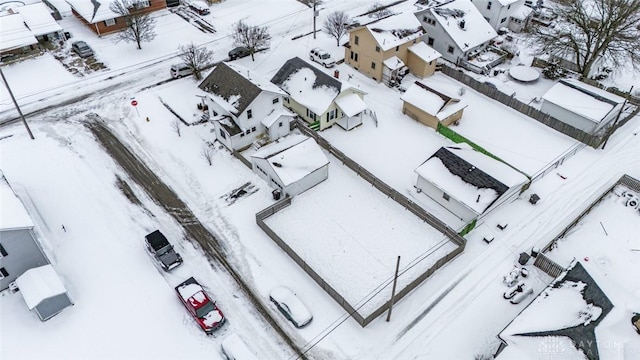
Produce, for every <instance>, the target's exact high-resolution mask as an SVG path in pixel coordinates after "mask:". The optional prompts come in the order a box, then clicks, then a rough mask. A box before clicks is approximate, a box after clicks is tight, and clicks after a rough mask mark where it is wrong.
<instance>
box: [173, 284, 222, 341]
mask: <svg viewBox="0 0 640 360" xmlns="http://www.w3.org/2000/svg"><path fill="white" fill-rule="evenodd" d="M175 289H176V293H177V294H178V297H179V298H180V301H182V303H183V304H184V306H185V307H186V308H187V310H188V311H189V313H190V314H191V316H192V317H193V318H194V319H195V320H196V322H197V323H198V325H199V326H200V328H201V329H202V330H204V332H205V333H207V335H210V334H212V333H213V332H214V331H216V330H217V329H219V328H220V327H221V326H222V325H224V323H225V321H226V319H225V317H224V315H223V314H222V311H220V309H218V307H217V306H216V303H215V302H214V301H213V300H211V298H209V295H207V293H206V292H205V291H204V289H203V288H202V286H200V284H199V283H198V282H197V281H196V279H194V278H193V277H190V278H188V279H187V280H185V281H183V282H182V283H181V284H180V285H178V286H176V287H175Z"/></svg>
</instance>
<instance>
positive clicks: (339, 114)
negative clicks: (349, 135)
mask: <svg viewBox="0 0 640 360" xmlns="http://www.w3.org/2000/svg"><path fill="white" fill-rule="evenodd" d="M271 82H272V83H274V84H275V85H277V86H279V87H280V88H281V89H282V90H284V91H285V92H286V93H287V96H286V97H285V99H284V106H285V107H286V108H288V109H290V110H291V111H293V112H294V113H296V114H298V116H299V117H300V118H302V119H303V120H304V121H306V122H307V123H309V124H310V127H311V128H312V129H314V130H324V129H326V128H328V127H331V126H333V125H334V124H338V125H339V126H340V127H342V128H343V129H345V130H351V129H353V128H354V127H356V126H358V125H360V124H362V118H363V115H364V112H365V110H367V108H368V107H367V105H366V104H365V103H364V96H365V95H366V93H365V92H364V91H362V90H360V89H357V88H354V87H353V86H351V85H350V84H348V83H346V82H341V81H340V80H338V79H336V78H334V77H331V76H329V75H327V74H326V73H324V72H323V71H322V70H320V69H318V68H317V67H316V66H314V65H312V64H310V63H308V62H306V61H304V60H302V59H300V58H299V57H295V58H292V59H289V60H287V62H286V63H284V65H282V67H281V68H280V69H279V70H278V72H277V73H276V75H275V76H274V77H273V78H272V79H271Z"/></svg>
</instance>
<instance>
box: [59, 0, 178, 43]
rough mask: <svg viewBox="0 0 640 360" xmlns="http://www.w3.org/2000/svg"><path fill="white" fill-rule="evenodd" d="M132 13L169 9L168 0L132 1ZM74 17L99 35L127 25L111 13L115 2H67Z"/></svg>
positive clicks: (99, 0)
mask: <svg viewBox="0 0 640 360" xmlns="http://www.w3.org/2000/svg"><path fill="white" fill-rule="evenodd" d="M130 1H131V4H132V8H131V9H130V10H131V11H136V12H139V13H149V12H152V11H156V10H160V9H164V8H166V7H167V2H166V0H130ZM66 2H67V3H68V4H69V6H70V7H71V11H72V12H73V15H74V16H75V17H76V18H78V19H79V20H80V21H81V22H82V23H83V24H84V25H85V26H86V27H88V28H89V29H91V31H93V32H95V33H96V34H97V35H104V34H109V33H113V32H116V31H120V30H123V29H124V28H125V27H126V26H127V24H126V21H125V19H124V17H122V16H121V15H119V14H116V13H114V12H113V11H111V3H113V2H115V0H91V1H89V0H66Z"/></svg>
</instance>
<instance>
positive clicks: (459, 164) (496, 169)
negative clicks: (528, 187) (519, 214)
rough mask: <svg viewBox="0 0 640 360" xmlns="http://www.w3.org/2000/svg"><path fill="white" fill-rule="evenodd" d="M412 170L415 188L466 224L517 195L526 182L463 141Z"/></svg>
mask: <svg viewBox="0 0 640 360" xmlns="http://www.w3.org/2000/svg"><path fill="white" fill-rule="evenodd" d="M415 172H416V174H418V179H417V182H416V188H417V189H418V190H419V191H421V192H422V193H424V194H425V195H427V196H429V197H430V198H431V199H433V200H434V201H436V202H437V203H439V204H440V205H442V206H443V207H444V208H446V209H447V210H449V212H451V213H453V214H454V215H456V216H457V217H458V218H460V219H461V220H462V221H464V222H465V223H467V222H469V221H471V220H473V219H475V218H477V217H478V216H479V215H482V214H483V213H485V212H486V211H488V210H490V209H492V208H495V207H497V206H499V205H500V204H502V203H504V202H506V201H508V200H510V199H512V198H513V197H514V196H517V195H518V193H519V191H520V189H521V187H522V185H523V184H524V183H525V182H526V181H527V177H526V176H524V175H522V174H521V173H520V172H518V171H516V170H514V169H512V168H511V167H509V166H508V165H506V164H504V163H502V162H500V161H498V160H495V159H493V158H491V157H489V156H487V155H484V154H482V153H479V152H477V151H475V150H473V149H472V148H471V147H469V145H466V144H458V145H456V146H449V147H442V148H440V149H439V150H438V151H436V152H435V153H434V154H433V155H432V156H431V157H430V158H429V159H427V160H426V161H425V162H424V163H422V164H421V165H420V166H419V167H418V168H417V169H416V170H415Z"/></svg>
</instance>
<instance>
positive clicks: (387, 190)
mask: <svg viewBox="0 0 640 360" xmlns="http://www.w3.org/2000/svg"><path fill="white" fill-rule="evenodd" d="M295 127H296V128H298V129H299V130H300V131H301V132H302V133H304V134H306V135H308V136H310V137H312V138H313V139H314V140H315V141H316V142H317V143H318V144H319V145H320V146H322V147H323V148H324V149H325V150H327V151H329V152H330V153H331V154H332V155H333V156H335V157H336V158H338V159H339V160H340V161H341V162H342V163H343V164H344V165H346V166H347V167H348V168H350V169H351V170H353V171H354V172H356V174H358V175H359V176H360V177H362V178H363V179H364V180H366V181H367V182H369V183H370V184H371V185H373V186H374V187H375V188H376V189H378V190H380V191H381V192H382V193H384V194H385V195H387V196H388V197H389V198H391V199H392V200H394V201H396V202H397V203H399V204H400V205H402V206H403V207H404V208H406V209H407V210H409V211H411V212H412V213H413V214H414V215H416V216H418V217H419V218H420V219H422V220H423V221H425V222H426V223H428V224H429V225H431V226H432V227H434V228H435V229H437V230H438V231H439V232H441V233H442V234H443V235H445V237H446V238H447V239H448V240H449V241H451V242H453V243H454V244H456V245H457V246H456V248H455V249H454V250H453V251H451V252H449V253H447V254H446V255H444V256H443V257H441V258H439V259H438V260H437V261H436V262H435V264H434V265H432V266H431V267H430V268H429V269H427V271H426V272H424V273H422V274H421V275H419V276H418V277H417V278H416V279H414V280H413V281H411V282H410V283H409V284H408V285H407V286H406V287H404V288H402V289H401V290H400V291H398V292H397V293H396V296H395V301H396V302H397V301H400V300H401V299H402V298H403V297H404V296H406V295H407V294H409V293H410V292H411V291H412V290H413V289H415V288H416V287H417V286H418V285H420V284H421V283H422V282H423V281H425V280H426V279H427V278H428V277H429V276H431V275H432V274H433V273H434V272H436V270H438V269H439V268H441V267H442V266H444V265H445V264H446V263H448V262H449V261H451V260H452V259H453V258H455V257H456V256H457V255H459V254H460V253H462V252H463V251H464V248H465V246H466V240H465V239H464V238H463V237H462V236H460V235H459V234H458V233H457V232H456V231H455V230H453V229H451V228H450V227H448V226H447V225H446V224H444V223H443V222H442V221H440V220H438V219H437V218H436V217H434V216H433V215H431V214H429V213H428V212H427V211H425V210H424V209H422V208H421V207H420V206H418V205H417V204H415V203H413V202H412V201H411V200H409V199H408V198H407V197H405V196H404V195H402V194H400V193H399V192H398V191H396V190H395V189H393V188H391V187H390V186H388V185H387V184H385V183H384V182H383V181H381V180H380V179H378V178H376V177H375V176H374V175H373V174H372V173H370V172H369V171H367V170H366V169H364V168H362V167H361V166H360V165H358V164H357V163H356V162H355V161H353V160H351V159H350V158H349V157H347V156H346V155H345V154H344V153H342V152H341V151H339V150H337V149H336V148H334V147H333V146H331V144H330V143H329V142H328V141H326V140H325V139H323V138H322V137H320V136H319V135H318V134H317V133H316V132H315V131H313V130H311V129H309V128H307V127H306V125H305V123H304V122H303V121H302V120H300V119H297V120H296V122H295ZM289 205H291V198H290V197H288V196H287V197H285V198H284V199H282V200H280V201H279V202H277V203H275V204H273V205H271V206H269V207H267V208H266V209H264V210H262V211H260V212H258V213H257V214H256V223H257V224H258V227H260V228H261V229H262V230H263V231H264V232H265V233H266V234H267V235H268V236H269V237H270V238H271V239H272V240H273V241H274V242H275V243H276V244H277V245H278V246H279V247H280V248H281V249H282V250H283V251H284V252H285V253H287V255H289V257H290V258H291V259H292V260H293V261H295V262H296V264H298V266H300V267H301V268H302V269H303V270H304V271H305V272H306V273H307V274H308V275H309V276H310V277H311V278H312V279H313V280H314V281H315V282H316V283H317V284H318V285H320V287H321V288H322V289H324V291H326V292H327V294H329V296H331V297H332V298H333V299H334V300H335V301H336V302H337V303H338V304H339V305H340V306H342V308H343V309H344V310H345V311H346V312H347V313H348V314H349V315H350V316H351V317H353V318H354V319H355V320H356V321H357V322H358V324H360V326H362V327H365V326H367V324H369V323H370V322H372V321H373V320H374V319H376V318H377V317H378V316H380V315H381V314H382V313H384V312H385V311H387V310H388V309H389V306H390V300H389V301H387V302H385V303H384V304H382V305H381V306H380V307H378V308H377V309H375V310H374V311H373V312H371V313H370V314H368V315H366V316H363V314H360V313H359V312H358V309H359V308H360V307H361V306H363V305H364V304H362V305H360V306H358V305H357V304H350V303H349V302H348V301H347V300H345V298H344V297H343V296H342V295H340V293H338V292H337V291H336V290H335V289H334V288H333V287H332V286H331V285H329V284H328V283H327V282H326V281H325V280H324V279H323V278H322V277H321V276H320V275H319V274H318V273H317V272H316V271H315V270H314V269H313V268H312V267H311V266H309V265H308V264H307V263H306V262H305V261H304V259H302V257H300V256H299V255H298V254H297V253H296V252H295V251H294V250H293V249H292V248H291V247H290V246H289V245H288V244H287V243H286V242H285V241H284V240H283V239H282V238H281V237H280V236H279V235H278V234H277V233H276V232H275V231H273V229H271V228H270V227H269V226H268V225H267V224H266V223H265V219H267V218H268V217H269V216H272V215H273V214H275V213H277V212H278V211H280V210H282V209H284V208H286V207H287V206H289ZM365 303H366V302H365ZM356 306H357V307H356Z"/></svg>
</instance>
